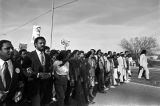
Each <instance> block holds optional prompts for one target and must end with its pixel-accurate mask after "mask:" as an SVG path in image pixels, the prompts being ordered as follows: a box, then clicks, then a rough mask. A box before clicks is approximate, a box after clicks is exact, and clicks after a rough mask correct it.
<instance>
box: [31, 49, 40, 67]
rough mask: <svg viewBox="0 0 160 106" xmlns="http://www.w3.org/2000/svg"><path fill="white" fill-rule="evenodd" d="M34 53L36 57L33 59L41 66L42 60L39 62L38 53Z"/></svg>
mask: <svg viewBox="0 0 160 106" xmlns="http://www.w3.org/2000/svg"><path fill="white" fill-rule="evenodd" d="M33 53H34V57H33V58H35V61H36V62H37V63H38V64H40V65H41V62H40V60H39V57H38V54H37V52H36V51H34V52H33Z"/></svg>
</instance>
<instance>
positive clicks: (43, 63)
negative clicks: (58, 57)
mask: <svg viewBox="0 0 160 106" xmlns="http://www.w3.org/2000/svg"><path fill="white" fill-rule="evenodd" d="M41 64H42V65H45V59H44V55H43V53H42V52H41Z"/></svg>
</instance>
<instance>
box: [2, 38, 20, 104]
mask: <svg viewBox="0 0 160 106" xmlns="http://www.w3.org/2000/svg"><path fill="white" fill-rule="evenodd" d="M12 52H13V46H12V43H11V42H10V41H8V40H1V41H0V106H15V105H16V106H17V105H18V103H17V102H18V101H17V98H15V97H16V96H17V97H18V95H19V94H21V93H20V92H19V94H18V93H17V92H18V90H19V87H20V82H19V81H20V79H19V76H20V75H19V74H20V68H18V66H17V65H16V64H15V62H14V63H13V62H12V59H11V57H12V55H11V54H12ZM17 94H18V95H17ZM19 96H20V95H19Z"/></svg>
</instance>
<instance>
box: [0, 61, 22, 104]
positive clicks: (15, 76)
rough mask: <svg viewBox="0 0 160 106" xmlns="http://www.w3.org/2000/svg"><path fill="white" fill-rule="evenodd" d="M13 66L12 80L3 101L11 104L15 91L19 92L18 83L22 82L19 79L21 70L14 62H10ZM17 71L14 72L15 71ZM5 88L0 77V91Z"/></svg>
mask: <svg viewBox="0 0 160 106" xmlns="http://www.w3.org/2000/svg"><path fill="white" fill-rule="evenodd" d="M12 64H13V76H12V80H11V85H10V87H9V93H8V94H7V96H6V99H5V100H4V101H6V102H8V103H11V102H13V100H12V99H13V97H14V96H15V94H16V92H17V91H20V86H19V85H20V81H22V79H21V74H22V73H21V68H20V67H19V65H18V64H17V63H16V62H12ZM17 69H18V70H19V71H20V72H19V71H16V70H17ZM4 90H5V88H4V86H3V83H2V80H1V77H0V91H4Z"/></svg>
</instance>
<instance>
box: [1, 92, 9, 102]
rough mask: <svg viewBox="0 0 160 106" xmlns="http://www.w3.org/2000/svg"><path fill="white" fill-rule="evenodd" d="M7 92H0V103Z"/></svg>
mask: <svg viewBox="0 0 160 106" xmlns="http://www.w3.org/2000/svg"><path fill="white" fill-rule="evenodd" d="M7 93H8V92H4V91H0V101H4V99H5V98H6V96H7Z"/></svg>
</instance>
